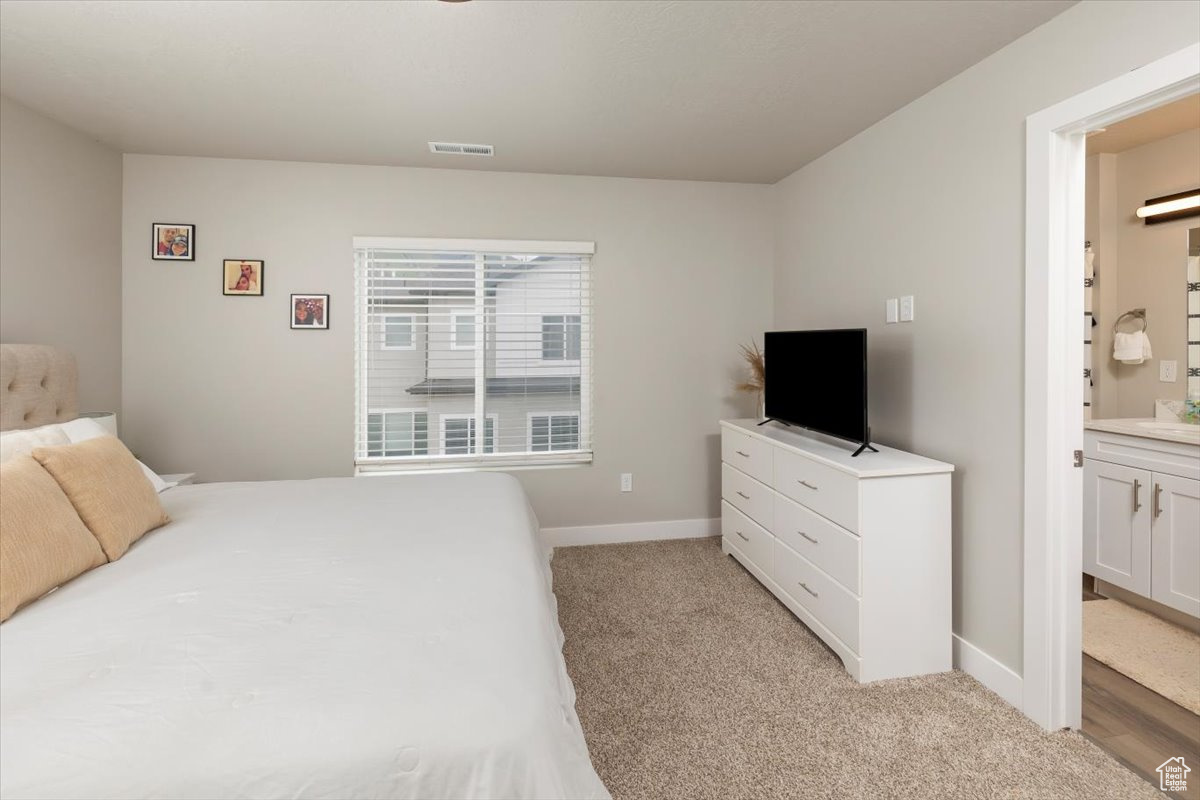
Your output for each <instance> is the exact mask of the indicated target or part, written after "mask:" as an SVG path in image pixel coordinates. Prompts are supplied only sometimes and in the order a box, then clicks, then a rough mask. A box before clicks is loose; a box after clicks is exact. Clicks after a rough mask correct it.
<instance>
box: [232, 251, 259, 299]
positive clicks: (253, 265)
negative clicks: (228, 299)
mask: <svg viewBox="0 0 1200 800" xmlns="http://www.w3.org/2000/svg"><path fill="white" fill-rule="evenodd" d="M266 267H267V262H265V261H257V260H254V259H246V258H243V259H236V258H227V259H225V261H224V266H223V268H222V270H221V279H222V280H221V291H222V292H224V293H225V294H227V295H235V294H240V295H249V296H252V297H262V293H263V277H264V275H263V273H264V272H265V271H266Z"/></svg>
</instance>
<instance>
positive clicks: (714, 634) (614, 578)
mask: <svg viewBox="0 0 1200 800" xmlns="http://www.w3.org/2000/svg"><path fill="white" fill-rule="evenodd" d="M554 577H555V592H556V594H557V595H558V601H559V618H560V620H561V622H562V626H563V629H564V631H565V632H566V636H567V641H566V647H565V654H566V658H567V666H568V668H569V670H570V672H571V677H572V678H573V679H574V681H575V687H576V690H577V692H578V702H577V707H578V709H579V716H580V719H581V720H582V722H583V729H584V733H585V734H586V735H587V740H588V745H589V747H590V749H591V753H592V762H593V763H594V764H595V766H596V770H597V771H598V772H599V773H600V777H601V778H602V779H603V780H604V782H605V784H607V786H608V788H609V790H610V791H611V792H612V794H613V797H614V798H616V800H634V799H635V798H637V799H638V800H641V799H642V798H645V799H646V800H683V799H688V800H700V799H701V798H712V799H713V800H734V799H735V798H746V799H747V800H749V799H750V798H754V799H755V800H758V799H759V798H830V799H831V800H832V798H838V799H839V800H847V799H849V798H864V800H865V799H866V798H889V797H895V798H921V799H922V800H925V799H926V798H947V799H949V798H955V799H956V800H957V799H958V798H1045V799H1046V800H1051V798H1053V799H1054V800H1059V799H1060V798H1076V797H1078V798H1122V799H1124V798H1139V797H1144V798H1155V797H1159V798H1161V795H1159V794H1158V792H1157V790H1156V789H1155V788H1154V787H1151V786H1150V785H1149V784H1148V783H1145V782H1144V781H1142V780H1141V779H1140V778H1138V777H1137V776H1136V775H1134V774H1133V773H1132V772H1130V771H1129V770H1127V769H1125V768H1124V767H1122V766H1121V765H1119V764H1118V763H1117V762H1115V761H1113V760H1112V759H1111V758H1109V757H1108V756H1107V755H1105V754H1104V753H1103V752H1102V751H1101V750H1099V749H1098V748H1097V747H1096V746H1095V745H1093V744H1092V743H1091V742H1089V741H1087V740H1086V739H1084V738H1083V737H1082V736H1080V735H1078V734H1074V733H1055V734H1047V733H1043V732H1042V731H1041V730H1040V729H1039V728H1038V727H1037V726H1035V725H1034V724H1033V723H1032V722H1030V721H1028V720H1027V719H1025V718H1024V717H1023V716H1021V714H1020V713H1019V712H1017V711H1016V710H1015V709H1013V708H1011V707H1009V706H1008V705H1006V704H1005V703H1004V701H1002V700H1001V699H1000V698H999V697H997V696H996V695H994V694H992V693H991V692H989V691H988V690H987V689H984V688H983V687H982V686H981V685H980V684H979V683H977V682H976V681H975V680H974V679H972V678H970V677H968V676H967V675H964V674H963V673H960V672H951V673H945V674H942V675H934V676H929V677H922V678H909V679H904V680H895V681H884V682H882V683H876V684H871V685H867V686H860V685H859V684H857V683H855V682H854V681H853V680H852V679H851V678H850V676H849V675H847V674H846V672H845V671H844V670H843V669H842V666H841V662H840V661H838V660H837V658H836V657H835V656H834V655H833V654H832V653H831V652H830V651H829V650H828V649H826V648H825V646H824V645H823V644H821V643H820V641H819V640H818V639H816V638H815V637H814V636H813V635H812V634H811V633H809V632H808V629H807V628H805V627H804V626H803V625H802V624H801V623H800V622H799V621H798V620H797V619H796V618H795V617H794V616H792V614H791V613H790V612H789V611H788V610H787V609H785V608H784V607H783V606H782V605H780V604H779V603H778V602H777V601H776V600H775V599H774V598H773V597H772V596H771V595H770V594H769V593H768V592H767V591H766V589H764V588H762V586H761V585H759V584H758V583H757V582H756V581H755V580H754V579H753V578H752V577H751V576H750V575H749V573H747V572H746V571H745V570H744V569H742V568H741V567H740V566H739V565H738V564H737V563H736V562H735V561H733V559H731V558H728V557H726V556H724V555H722V554H721V551H720V544H719V540H718V539H716V538H710V539H691V540H681V541H672V542H649V543H644V544H622V545H600V546H595V547H573V548H562V549H559V550H558V551H557V552H556V553H555V557H554Z"/></svg>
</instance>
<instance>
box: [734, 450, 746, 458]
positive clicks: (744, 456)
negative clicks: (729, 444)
mask: <svg viewBox="0 0 1200 800" xmlns="http://www.w3.org/2000/svg"><path fill="white" fill-rule="evenodd" d="M734 452H736V453H737V454H738V455H739V456H741V457H742V458H749V457H750V454H749V453H743V452H742V451H741V450H735V451H734Z"/></svg>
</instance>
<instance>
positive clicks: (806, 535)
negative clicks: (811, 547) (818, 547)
mask: <svg viewBox="0 0 1200 800" xmlns="http://www.w3.org/2000/svg"><path fill="white" fill-rule="evenodd" d="M796 533H798V534H800V535H801V536H803V537H804V538H805V539H808V540H809V541H810V542H812V543H813V544H820V542H818V541H817V540H816V539H814V538H813V537H811V536H809V535H808V534H807V533H805V532H804V531H796Z"/></svg>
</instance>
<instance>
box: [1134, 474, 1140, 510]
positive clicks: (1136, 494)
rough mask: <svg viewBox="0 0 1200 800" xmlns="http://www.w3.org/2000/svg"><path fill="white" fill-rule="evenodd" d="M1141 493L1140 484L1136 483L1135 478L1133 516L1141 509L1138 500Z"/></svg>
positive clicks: (1135, 479)
mask: <svg viewBox="0 0 1200 800" xmlns="http://www.w3.org/2000/svg"><path fill="white" fill-rule="evenodd" d="M1141 493H1142V484H1141V483H1140V482H1138V479H1137V478H1134V479H1133V513H1135V514H1136V513H1137V512H1138V509H1140V508H1141V507H1142V502H1141V500H1139V499H1138V496H1139V495H1141Z"/></svg>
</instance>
